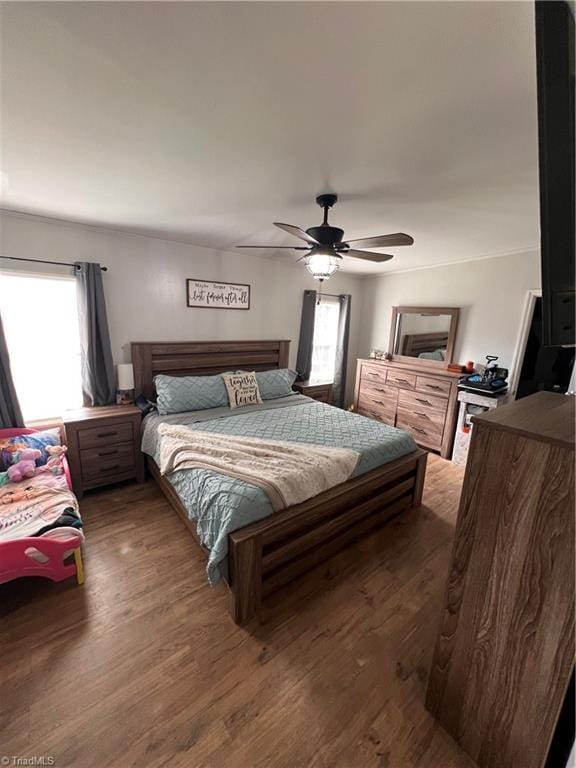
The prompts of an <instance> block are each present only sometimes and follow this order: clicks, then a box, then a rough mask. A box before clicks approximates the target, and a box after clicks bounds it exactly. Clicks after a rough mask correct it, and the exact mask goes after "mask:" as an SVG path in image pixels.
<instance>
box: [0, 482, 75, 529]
mask: <svg viewBox="0 0 576 768" xmlns="http://www.w3.org/2000/svg"><path fill="white" fill-rule="evenodd" d="M61 526H71V527H73V528H81V527H82V519H81V517H80V513H79V511H78V501H77V499H76V496H74V494H73V493H72V491H71V490H70V489H69V488H68V484H67V483H66V478H65V476H64V475H47V474H42V475H36V476H35V477H31V478H28V479H26V480H21V481H20V482H19V483H8V484H7V485H4V486H2V487H1V488H0V542H2V541H8V540H12V539H22V538H25V537H27V536H40V535H42V534H43V533H45V532H46V531H48V530H50V529H51V528H59V527H61Z"/></svg>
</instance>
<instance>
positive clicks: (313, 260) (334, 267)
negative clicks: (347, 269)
mask: <svg viewBox="0 0 576 768" xmlns="http://www.w3.org/2000/svg"><path fill="white" fill-rule="evenodd" d="M341 261H342V256H339V255H338V254H336V253H334V252H332V253H330V252H328V251H327V250H326V251H323V250H321V251H315V252H314V253H310V254H308V256H306V257H305V258H304V264H305V265H306V269H307V270H308V272H310V274H311V275H312V277H314V278H315V279H316V280H328V278H329V277H331V276H332V275H333V274H334V273H335V272H337V271H338V269H339V268H340V262H341Z"/></svg>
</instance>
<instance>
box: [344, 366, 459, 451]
mask: <svg viewBox="0 0 576 768" xmlns="http://www.w3.org/2000/svg"><path fill="white" fill-rule="evenodd" d="M459 376H460V374H457V373H452V372H450V371H446V370H444V369H442V368H440V367H438V368H430V369H425V368H424V366H422V365H420V366H417V365H412V366H411V365H409V364H404V363H394V362H385V361H381V360H358V368H357V371H356V391H355V395H354V405H355V408H356V410H357V411H358V413H360V414H362V415H363V416H369V417H371V418H373V419H378V420H379V421H382V422H384V423H385V424H390V425H391V426H396V427H400V428H401V429H405V430H406V431H407V432H410V433H411V434H412V435H413V437H414V439H415V440H416V442H417V443H418V444H419V445H422V446H424V447H425V448H429V449H430V450H433V451H438V453H440V455H441V456H443V457H444V458H450V456H451V453H452V444H453V441H454V427H455V422H456V412H457V406H458V402H457V396H458V389H457V388H458V379H459Z"/></svg>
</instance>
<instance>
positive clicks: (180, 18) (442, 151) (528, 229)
mask: <svg viewBox="0 0 576 768" xmlns="http://www.w3.org/2000/svg"><path fill="white" fill-rule="evenodd" d="M2 12H3V19H2V22H3V25H2V29H3V32H2V43H3V45H2V79H3V94H2V124H1V128H2V154H1V157H0V168H1V171H2V173H3V177H2V178H3V188H4V189H3V206H4V207H5V208H10V209H15V210H20V211H28V212H31V213H38V214H42V215H46V216H54V217H59V218H65V219H73V220H80V221H83V222H86V223H91V224H100V225H105V226H112V227H117V228H122V229H128V230H136V231H140V232H149V233H154V234H157V235H165V236H169V237H175V238H178V239H184V240H186V241H189V242H192V243H197V244H199V245H207V246H210V247H213V248H217V249H223V250H229V249H231V248H232V247H233V246H234V245H235V244H244V243H274V244H276V245H280V244H285V245H286V244H291V243H293V242H294V243H297V241H293V240H292V239H291V238H290V236H289V235H286V234H284V233H282V232H281V231H279V230H275V228H274V227H273V226H272V223H271V222H272V221H284V222H289V223H292V224H297V225H299V226H302V227H304V228H306V227H309V226H312V225H314V224H318V223H320V218H321V211H320V209H319V208H316V206H315V205H314V202H313V201H314V197H315V196H316V195H317V194H318V193H320V192H322V191H336V192H337V193H338V194H339V195H340V200H341V202H340V203H339V204H338V205H337V207H336V208H335V209H334V211H333V215H332V223H333V224H334V225H337V226H341V227H343V228H344V229H345V231H346V234H347V236H348V237H351V238H352V237H361V236H369V235H377V234H383V233H388V232H397V231H402V232H407V233H409V234H411V235H413V237H414V238H415V245H414V246H412V247H411V248H397V249H395V250H391V252H392V253H394V254H395V258H394V259H393V260H392V261H391V262H390V263H389V264H385V265H382V266H376V267H375V266H374V265H372V264H368V263H361V262H358V261H355V260H348V263H347V264H346V265H345V269H347V270H348V271H357V272H365V271H371V272H374V271H389V270H397V269H409V268H414V267H421V266H427V265H434V264H440V263H447V262H451V261H461V260H466V259H475V258H482V257H484V256H489V255H494V254H499V253H505V252H510V251H517V250H524V249H529V248H532V247H534V246H536V245H537V243H538V239H539V235H538V233H539V218H538V187H537V126H536V84H535V59H534V33H533V12H534V11H533V4H532V3H531V2H459V3H457V2H447V3H444V2H423V3H420V2H370V3H354V2H352V3H349V2H320V3H313V2H306V3H298V2H292V3H291V2H254V3H244V2H231V3H227V2H189V3H170V4H165V3H154V2H144V3H136V2H134V3H132V2H129V3H121V2H110V3H106V2H104V3H98V2H93V3H88V2H87V3H80V2H72V3H68V2H63V3H49V2H48V3H43V2H39V3H11V2H9V3H5V4H4V6H3V9H2ZM257 253H259V254H260V255H262V252H257ZM238 256H239V258H241V254H240V253H238ZM271 256H272V257H273V258H295V257H296V255H295V256H294V257H291V256H286V252H281V251H280V252H273V253H272V254H271Z"/></svg>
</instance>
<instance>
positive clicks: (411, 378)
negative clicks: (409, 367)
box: [386, 370, 416, 389]
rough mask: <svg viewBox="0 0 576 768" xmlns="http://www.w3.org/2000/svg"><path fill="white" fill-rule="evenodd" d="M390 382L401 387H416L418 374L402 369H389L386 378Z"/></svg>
mask: <svg viewBox="0 0 576 768" xmlns="http://www.w3.org/2000/svg"><path fill="white" fill-rule="evenodd" d="M386 381H387V382H388V384H392V385H393V386H395V387H400V389H415V387H416V376H415V374H413V373H402V371H396V370H389V371H388V376H387V378H386Z"/></svg>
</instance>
